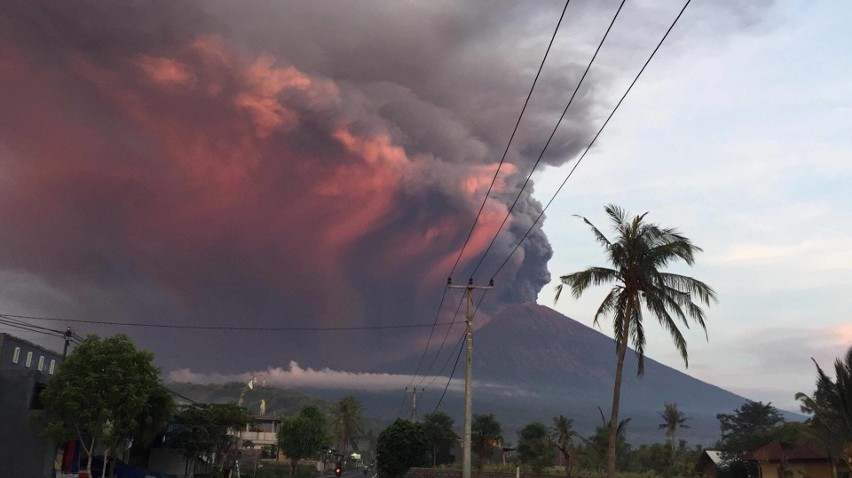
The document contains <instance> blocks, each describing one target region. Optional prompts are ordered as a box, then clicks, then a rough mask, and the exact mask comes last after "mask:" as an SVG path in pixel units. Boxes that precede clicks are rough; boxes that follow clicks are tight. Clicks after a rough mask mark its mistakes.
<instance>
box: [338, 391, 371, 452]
mask: <svg viewBox="0 0 852 478" xmlns="http://www.w3.org/2000/svg"><path fill="white" fill-rule="evenodd" d="M331 427H332V430H333V432H334V438H335V440H337V449H338V450H339V451H340V452H341V453H343V455H344V456H346V455H348V451H349V445H350V444H351V443H352V441H353V439H354V438H355V437H357V436H359V435H360V434H362V433H364V418H363V410H362V408H361V402H359V401H358V399H357V398H355V397H353V396H352V395H349V396H346V397H343V398H342V399H341V400H340V401H339V402H337V403H336V404H335V405H334V408H332V410H331Z"/></svg>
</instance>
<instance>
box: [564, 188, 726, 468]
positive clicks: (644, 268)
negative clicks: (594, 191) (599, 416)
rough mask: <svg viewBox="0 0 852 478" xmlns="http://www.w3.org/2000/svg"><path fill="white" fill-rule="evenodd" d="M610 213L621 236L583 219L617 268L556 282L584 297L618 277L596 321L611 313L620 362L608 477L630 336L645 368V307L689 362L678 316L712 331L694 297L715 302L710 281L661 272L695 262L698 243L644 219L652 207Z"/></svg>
mask: <svg viewBox="0 0 852 478" xmlns="http://www.w3.org/2000/svg"><path fill="white" fill-rule="evenodd" d="M605 211H606V213H607V214H608V215H609V217H610V218H611V219H612V222H613V225H614V228H615V230H616V232H617V233H618V236H617V238H616V239H617V240H616V241H614V242H613V241H610V240H609V239H607V237H606V236H605V235H604V234H603V233H601V232H600V231H599V230H598V228H596V227H595V226H594V225H593V224H592V223H591V222H589V220H588V219H586V218H583V221H584V222H585V223H586V224H588V225H589V227H591V229H592V232H593V233H594V235H595V239H596V240H597V241H598V242H599V243H600V244H601V246H603V248H604V249H605V250H606V253H607V259H608V260H609V262H610V264H611V265H612V268H609V267H590V268H588V269H586V270H583V271H580V272H575V273H573V274H568V275H565V276H562V277H560V280H561V281H562V283H561V284H560V285H559V286H557V288H556V299H555V300H559V295H560V294H561V292H562V289H563V287H565V286H568V287H570V289H571V293H572V295H573V296H574V297H575V298H579V297H580V296H581V295H582V294H583V292H585V290H586V289H588V288H589V287H590V286H593V285H594V286H598V285H603V284H608V283H613V282H614V283H615V285H613V287H612V289H610V291H609V293H608V294H607V295H606V297H605V298H604V300H603V302H602V303H601V305H600V306H599V307H598V310H597V312H596V313H595V319H594V325H598V320H599V319H600V318H601V317H603V316H606V315H610V314H611V315H612V327H613V332H614V338H615V344H616V353H617V357H618V359H617V362H616V368H615V384H614V386H613V393H612V414H611V416H610V421H609V432H610V433H609V446H608V449H607V475H606V476H607V478H613V477H614V476H615V442H616V434H615V429H616V426H617V424H618V408H619V399H620V395H621V376H622V370H623V368H624V356H625V354H626V352H627V345H628V342H631V343H632V345H633V348H634V349H635V351H636V355H637V357H638V360H639V369H638V375H640V376H641V375H642V374H643V372H644V361H643V358H644V355H645V329H644V324H643V322H642V318H643V309H646V310H648V311H649V312H650V313H651V315H653V316H654V317H655V318H656V319H657V321H658V322H659V323H660V325H662V326H663V327H664V328H665V329H666V330H668V331H669V334H671V337H672V340H673V341H674V343H675V346H676V347H677V349H678V350H679V351H680V354H681V356H682V357H683V361H684V363H685V364H686V365H687V366H688V364H689V362H688V361H687V351H686V340H685V339H684V338H683V335H682V334H681V332H680V330H679V329H678V321H680V322H682V323H683V325H684V326H686V327H687V328H688V327H689V320H688V319H692V321H693V322H695V323H697V324H699V325H700V326H701V328H702V329H704V331H705V335H706V332H707V328H706V326H705V324H704V318H705V316H704V311H703V310H702V309H701V307H700V306H699V305H698V304H696V303H694V302H693V297H697V298H698V299H699V300H700V302H702V303H704V304H705V305H708V306H709V305H710V301H711V300H712V301H715V300H716V293H715V292H714V291H713V289H712V288H711V287H710V286H708V285H707V284H705V283H703V282H701V281H699V280H696V279H694V278H692V277H687V276H683V275H679V274H672V273H668V272H662V271H661V269H662V268H664V267H666V266H667V265H669V263H672V262H676V261H684V262H686V263H687V264H688V265H692V264H693V263H694V262H695V253H696V252H700V251H701V249H700V248H699V247H698V246H695V245H693V244H692V242H691V241H690V240H689V239H687V238H686V237H685V236H683V235H681V234H680V233H679V232H677V231H676V230H675V229H672V228H661V227H660V226H657V225H656V224H652V223H648V222H645V216H646V215H647V214H648V213H647V212H646V213H644V214H641V215H637V216H635V217H634V218H633V219H632V220H629V219H628V217H627V212H626V211H625V210H623V209H621V208H620V207H618V206H613V205H608V206H606V208H605Z"/></svg>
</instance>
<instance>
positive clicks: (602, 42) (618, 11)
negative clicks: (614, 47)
mask: <svg viewBox="0 0 852 478" xmlns="http://www.w3.org/2000/svg"><path fill="white" fill-rule="evenodd" d="M626 1H627V0H622V1H621V4H620V5H619V6H618V10H616V11H615V15H614V16H613V17H612V21H610V22H609V26H608V27H607V29H606V32H604V35H603V38H601V41H600V42H599V43H598V47H597V48H596V49H595V54H594V55H592V59H591V60H589V63H588V65H586V70H585V71H583V76H581V77H580V81H578V82H577V86H575V87H574V92H573V93H571V98H570V99H569V100H568V104H566V105H565V109H563V110H562V114H561V115H560V116H559V119H558V120H557V121H556V125H555V126H554V127H553V130H552V131H551V132H550V136H549V137H548V138H547V142H545V143H544V147H543V148H542V149H541V153H540V154H539V155H538V159H536V161H535V164H533V167H532V169H530V172H529V174H528V175H527V178H526V180H524V184H523V185H522V186H521V188H520V190H518V195H517V196H515V200H514V201H513V202H512V205H511V207H509V210H508V211H507V212H506V216H505V217H504V218H503V221H502V222H501V223H500V227H499V228H497V232H495V233H494V237H492V238H491V242H490V243H489V244H488V247H486V248H485V252H483V253H482V255H481V256H480V258H479V262H478V263H477V264H476V267H475V268H474V270H473V274H471V275H476V272H477V271H479V267H480V266H482V262H483V261H484V260H485V257H486V256H487V255H488V252H489V251H490V250H491V247H492V246H494V243H495V242H496V241H497V236H499V235H500V232H501V231H502V230H503V226H505V225H506V221H508V220H509V217H510V216H511V215H512V211H514V210H515V206H517V204H518V201H519V200H520V199H521V194H523V192H524V190H525V189H526V188H527V185H528V184H529V182H530V180H531V179H532V175H533V173H534V172H535V170H536V168H537V167H538V165H539V163H541V159H542V158H543V157H544V153H545V152H546V151H547V148H548V147H549V146H550V142H551V141H553V137H554V136H556V131H557V130H558V129H559V126H560V125H561V124H562V120H563V119H565V114H566V113H568V108H570V107H571V104H572V103H573V102H574V98H575V97H576V96H577V92H578V91H580V87H581V86H582V85H583V81H584V80H585V79H586V75H588V73H589V70H590V69H591V68H592V64H594V62H595V59H596V58H597V57H598V53H600V51H601V48H602V47H603V44H604V42H605V41H606V39H607V37H608V36H609V32H610V31H612V26H613V25H615V20H616V19H617V18H618V14H619V13H621V9H622V8H623V7H624V3H625V2H626Z"/></svg>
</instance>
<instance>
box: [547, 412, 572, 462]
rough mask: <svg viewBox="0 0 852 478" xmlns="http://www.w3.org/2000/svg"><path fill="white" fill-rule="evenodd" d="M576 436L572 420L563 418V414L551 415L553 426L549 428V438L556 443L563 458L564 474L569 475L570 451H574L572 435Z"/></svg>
mask: <svg viewBox="0 0 852 478" xmlns="http://www.w3.org/2000/svg"><path fill="white" fill-rule="evenodd" d="M576 436H578V435H577V432H575V431H574V420H571V419H570V418H565V416H564V415H559V416H557V417H553V426H552V427H551V428H550V439H551V440H552V441H553V444H554V445H556V449H558V450H559V453H562V458H564V459H565V476H571V453H572V452H573V451H574V437H576Z"/></svg>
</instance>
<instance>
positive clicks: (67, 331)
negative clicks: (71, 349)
mask: <svg viewBox="0 0 852 478" xmlns="http://www.w3.org/2000/svg"><path fill="white" fill-rule="evenodd" d="M71 335H72V332H71V327H68V328H66V329H65V333H64V334H63V335H62V336H63V337H64V338H65V348H63V349H62V360H65V357H66V356H67V355H68V344H69V343H71Z"/></svg>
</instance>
